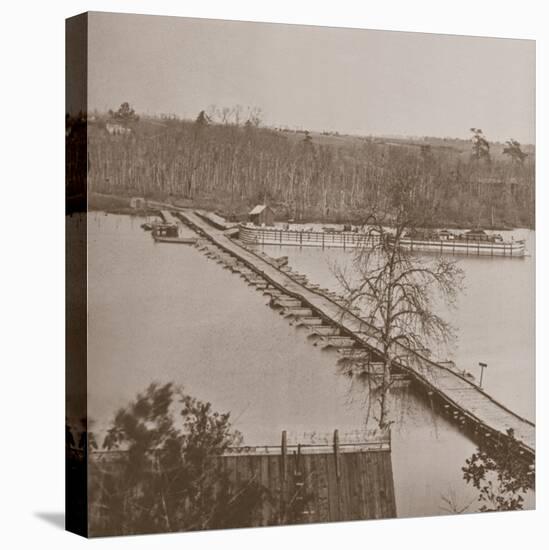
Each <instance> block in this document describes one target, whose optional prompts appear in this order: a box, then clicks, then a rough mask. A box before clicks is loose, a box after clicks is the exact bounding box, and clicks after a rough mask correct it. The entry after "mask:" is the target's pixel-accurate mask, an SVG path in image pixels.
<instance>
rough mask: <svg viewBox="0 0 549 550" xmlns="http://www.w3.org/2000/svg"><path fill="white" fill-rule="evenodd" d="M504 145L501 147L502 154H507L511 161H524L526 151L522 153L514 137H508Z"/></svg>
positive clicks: (526, 154)
mask: <svg viewBox="0 0 549 550" xmlns="http://www.w3.org/2000/svg"><path fill="white" fill-rule="evenodd" d="M505 145H506V147H505V148H504V149H503V154H504V155H508V156H509V158H510V159H511V160H512V161H513V162H519V163H521V164H523V163H524V160H525V159H526V157H527V156H528V153H524V152H523V151H522V149H521V146H520V143H519V142H518V141H517V140H516V139H509V140H507V141H506V142H505Z"/></svg>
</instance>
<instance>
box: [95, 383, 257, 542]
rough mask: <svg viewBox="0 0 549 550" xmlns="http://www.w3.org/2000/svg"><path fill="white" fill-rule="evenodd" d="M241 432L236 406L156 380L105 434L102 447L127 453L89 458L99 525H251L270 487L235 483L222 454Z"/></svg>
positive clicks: (127, 528) (144, 528) (101, 529)
mask: <svg viewBox="0 0 549 550" xmlns="http://www.w3.org/2000/svg"><path fill="white" fill-rule="evenodd" d="M177 410H178V412H179V414H178V415H177V414H176V412H177ZM240 439H241V436H240V434H239V433H238V432H236V431H234V430H233V429H232V428H231V424H230V421H229V414H220V413H218V412H215V411H213V410H212V408H211V405H210V403H204V402H201V401H199V400H197V399H195V398H194V397H191V396H189V395H186V394H184V393H183V391H182V390H181V389H180V388H177V387H174V386H173V384H165V385H158V384H151V385H150V386H149V387H148V388H147V390H146V391H145V392H143V393H140V394H138V395H137V398H136V399H135V400H134V401H133V402H131V403H130V404H129V405H128V406H127V407H125V408H123V409H120V410H119V411H118V413H117V414H116V415H115V418H114V420H113V422H112V425H111V428H110V429H109V431H108V433H107V435H106V437H105V439H104V443H103V447H104V448H105V449H106V450H107V451H116V450H118V451H121V453H120V457H119V458H118V459H117V460H114V461H111V462H110V463H109V462H108V461H107V462H95V461H91V462H90V502H91V503H92V513H91V517H90V521H91V530H92V532H94V534H96V535H109V534H136V533H155V532H166V531H181V530H197V529H207V528H208V529H212V528H220V527H238V526H246V525H250V524H251V522H252V517H253V515H254V513H256V510H257V507H258V506H259V505H260V504H261V502H262V501H263V498H264V497H265V495H264V490H263V488H261V487H259V486H258V485H257V484H255V483H253V482H251V483H247V484H246V485H242V486H240V485H237V484H235V483H231V482H230V480H229V476H228V473H227V472H226V471H225V470H224V469H223V467H222V465H221V462H220V461H219V459H218V458H217V457H219V456H220V455H221V454H223V452H224V451H226V450H227V448H228V447H229V446H231V445H235V444H237V443H239V441H240ZM106 456H110V454H107V455H106Z"/></svg>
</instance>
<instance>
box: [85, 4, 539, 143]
mask: <svg viewBox="0 0 549 550" xmlns="http://www.w3.org/2000/svg"><path fill="white" fill-rule="evenodd" d="M89 21H90V26H89V106H90V109H94V108H97V109H99V110H101V111H103V110H107V109H109V108H117V107H118V106H119V105H120V103H122V102H123V101H128V102H130V103H131V105H132V106H133V107H134V108H135V109H136V111H138V112H141V113H150V114H161V113H175V114H178V115H180V116H183V117H192V118H194V117H196V115H197V113H198V112H199V111H200V110H201V109H207V108H208V106H209V105H212V104H215V105H217V106H219V107H223V106H233V105H236V104H240V105H242V106H256V107H260V108H261V109H262V111H263V113H264V117H263V118H264V123H265V124H267V125H276V126H289V127H292V128H293V127H299V128H302V129H309V130H337V131H339V132H342V133H356V134H363V135H368V134H372V135H382V134H399V135H415V136H422V135H429V136H441V137H444V136H451V137H462V138H465V137H468V130H469V128H470V127H471V126H475V127H480V128H482V129H483V130H484V132H485V133H486V135H487V137H488V138H489V139H491V140H499V141H504V140H506V139H508V138H510V137H513V138H515V139H518V140H519V141H521V142H523V143H534V140H535V43H534V42H533V41H528V40H510V39H496V38H475V37H460V36H449V35H435V34H420V33H403V32H389V31H367V30H359V29H340V28H329V27H307V26H300V25H280V24H267V23H245V22H232V21H220V20H207V19H186V18H178V17H154V16H139V15H124V14H106V13H92V14H91V15H90V19H89Z"/></svg>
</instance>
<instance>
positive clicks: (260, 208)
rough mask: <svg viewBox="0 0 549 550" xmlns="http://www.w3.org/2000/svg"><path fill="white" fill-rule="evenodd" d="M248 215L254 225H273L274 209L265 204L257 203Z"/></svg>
mask: <svg viewBox="0 0 549 550" xmlns="http://www.w3.org/2000/svg"><path fill="white" fill-rule="evenodd" d="M248 217H249V220H250V221H251V222H252V223H253V224H255V225H274V210H273V209H272V208H271V207H270V206H267V205H266V204H258V205H257V206H256V207H255V208H254V209H253V210H252V211H251V212H250V213H249V214H248Z"/></svg>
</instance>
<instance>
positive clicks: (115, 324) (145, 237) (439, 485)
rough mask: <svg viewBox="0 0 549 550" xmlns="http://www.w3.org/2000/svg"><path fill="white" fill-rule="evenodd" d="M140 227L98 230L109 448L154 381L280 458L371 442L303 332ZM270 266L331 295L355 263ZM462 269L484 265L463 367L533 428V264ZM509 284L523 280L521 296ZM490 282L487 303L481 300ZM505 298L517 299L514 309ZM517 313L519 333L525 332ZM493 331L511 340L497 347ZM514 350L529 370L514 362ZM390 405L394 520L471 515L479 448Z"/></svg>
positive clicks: (217, 271) (423, 406) (102, 391)
mask: <svg viewBox="0 0 549 550" xmlns="http://www.w3.org/2000/svg"><path fill="white" fill-rule="evenodd" d="M142 221H143V220H142V219H140V218H133V217H129V216H118V215H106V214H104V213H91V214H90V215H89V217H88V246H89V250H88V262H89V272H88V323H89V325H88V344H89V347H88V414H89V417H90V418H91V419H93V421H94V426H93V429H94V431H95V432H96V433H98V434H99V436H101V434H103V433H104V431H105V429H106V428H107V427H108V423H109V422H110V420H111V419H112V416H113V415H114V413H115V412H116V410H117V409H118V408H119V407H121V406H123V405H125V404H126V403H127V402H128V401H129V400H131V399H132V398H134V397H135V395H136V393H137V392H138V391H141V390H143V389H144V388H145V387H146V386H147V385H148V384H149V383H150V382H152V381H159V382H169V381H171V382H175V383H176V384H180V385H183V386H184V388H185V391H186V392H187V393H189V394H191V395H193V396H195V397H197V398H199V399H201V400H204V401H209V402H211V403H212V406H213V408H214V409H215V410H217V411H220V412H226V411H230V412H231V418H232V422H233V425H234V427H235V428H236V429H238V430H239V431H241V432H242V434H243V436H244V442H245V443H246V444H249V445H261V444H278V443H279V442H280V436H281V432H282V430H287V431H288V432H290V434H295V435H296V436H299V434H303V433H311V432H323V433H324V432H332V431H333V430H334V429H335V428H338V429H339V430H340V432H342V433H345V432H351V431H354V430H361V429H364V427H365V426H366V424H367V422H368V421H371V419H369V418H368V413H367V409H368V407H367V399H368V397H367V392H366V391H365V388H364V387H362V386H361V385H360V384H359V383H357V382H356V381H353V380H352V379H350V378H348V377H346V376H343V375H342V374H341V373H340V371H339V369H338V367H337V365H336V361H337V357H336V354H335V353H333V352H329V351H322V350H321V349H319V348H318V347H315V346H313V345H312V344H311V341H310V340H309V339H307V331H305V330H304V329H296V328H295V327H294V326H292V325H291V324H290V323H289V322H288V321H287V320H286V319H284V318H282V317H281V316H280V315H278V313H277V312H276V311H275V310H273V309H271V308H269V307H268V300H267V298H266V297H264V296H263V295H262V294H261V293H259V292H257V291H256V290H254V289H253V288H252V287H250V286H248V285H247V284H246V283H245V282H244V280H243V279H241V278H240V277H238V276H237V275H236V274H232V273H231V272H229V271H228V270H223V269H222V268H221V266H220V265H218V264H216V263H215V262H213V261H211V260H209V259H208V258H206V256H204V255H203V254H202V253H201V252H200V251H198V250H197V249H196V248H194V247H187V246H181V245H178V246H173V245H162V244H155V243H154V242H153V240H152V239H151V236H150V234H148V233H146V232H144V231H143V230H142V229H141V228H140V224H141V223H142ZM266 252H268V250H267V249H266ZM273 254H274V255H288V256H290V263H291V265H292V266H294V267H295V268H296V269H298V270H300V271H302V272H309V273H311V278H312V279H313V280H315V282H318V283H320V284H325V285H332V284H333V283H334V280H333V275H332V274H331V271H330V264H329V262H330V261H331V260H333V259H334V258H336V259H338V258H339V259H342V260H343V261H345V258H347V259H348V257H347V256H345V253H343V252H341V251H339V252H338V251H330V252H329V253H323V252H322V251H321V250H318V249H316V250H315V249H302V250H300V249H297V248H294V249H289V248H285V249H275V250H273ZM463 261H464V262H466V263H469V262H478V263H476V264H473V263H471V267H470V268H468V270H467V277H468V283H469V286H468V288H469V290H468V294H467V298H463V300H464V301H463V303H462V304H460V306H459V309H458V313H457V315H458V317H456V319H457V321H458V322H460V323H463V326H462V327H461V328H462V333H461V335H460V338H464V337H465V336H463V335H466V334H470V335H472V336H474V337H471V338H470V340H463V339H461V340H460V347H459V349H458V350H457V351H456V353H457V354H459V358H460V362H461V360H462V358H463V360H465V358H466V357H468V356H467V354H469V357H470V358H471V359H470V360H471V361H473V360H474V361H476V360H477V359H478V360H485V361H487V362H489V367H488V368H489V369H490V370H489V371H488V372H487V373H486V387H487V389H489V390H490V391H492V390H493V391H494V392H495V393H497V395H498V397H500V398H501V399H502V400H503V401H504V402H507V403H509V404H510V405H513V406H516V408H517V409H519V408H521V407H522V410H521V412H522V413H523V414H528V413H529V412H531V411H529V407H531V402H532V400H533V389H532V387H533V380H534V378H533V377H534V370H533V350H530V349H528V346H529V345H530V344H531V343H532V338H533V319H530V318H529V317H532V316H533V309H529V307H530V306H531V307H532V308H533V297H530V296H529V295H528V294H529V292H525V288H530V287H527V286H526V285H528V284H530V283H531V280H530V279H529V278H528V276H527V275H525V274H524V271H527V270H526V269H525V268H524V266H526V265H528V264H526V263H525V262H531V263H532V264H533V261H532V260H531V259H525V260H516V261H512V260H511V261H507V260H503V261H501V263H499V264H498V263H496V261H493V262H491V263H490V261H488V262H485V261H484V260H478V259H474V260H473V259H465V260H463ZM515 262H516V263H515ZM483 266H485V267H483ZM509 270H511V272H513V273H514V272H516V274H515V275H514V276H515V277H516V278H517V277H521V279H520V280H517V281H515V284H517V285H518V286H517V287H516V288H514V285H512V284H511V283H510V281H509V279H510V275H509V273H510V271H509ZM469 271H470V272H471V275H470V276H469ZM486 280H488V281H491V285H492V286H490V288H489V289H485V290H482V289H480V288H477V286H478V285H479V284H480V282H482V281H486ZM475 281H476V282H475ZM502 285H505V286H502ZM482 286H486V285H482ZM493 286H496V287H498V288H493ZM513 288H514V290H513ZM532 288H533V287H532ZM503 290H509V291H511V295H510V296H508V297H506V298H505V294H504V292H503ZM519 290H520V292H519ZM479 293H480V294H479ZM532 293H533V290H532ZM479 295H480V296H483V306H484V308H485V309H484V312H483V313H482V315H480V314H479V313H478V312H477V315H476V316H477V317H481V318H480V319H477V318H476V317H475V315H474V314H473V311H472V309H471V307H472V305H474V303H475V296H476V297H477V300H478V296H479ZM487 295H489V296H490V297H491V299H490V300H487V299H486V296H487ZM525 295H526V296H525ZM498 298H499V301H500V304H499V305H497V307H496V305H495V304H496V302H497V300H498ZM503 298H505V299H503ZM529 300H531V301H529ZM492 301H493V302H494V303H492ZM464 304H470V305H469V306H466V305H464ZM490 304H491V305H490ZM528 304H530V305H528ZM468 308H469V309H470V310H469V312H468V313H467V311H468ZM521 311H523V313H524V315H525V317H524V318H523V319H522V324H521V323H520V322H519V321H518V320H517V319H516V316H517V315H519V314H520V312H521ZM528 314H529V315H528ZM504 316H510V317H505V318H504ZM473 317H474V322H475V327H477V329H478V327H486V326H488V327H490V330H489V331H488V332H487V331H483V333H482V334H488V337H485V338H484V339H483V338H480V336H481V334H480V335H479V334H477V333H476V332H475V328H474V327H472V328H470V327H469V325H468V323H470V322H472V319H473ZM528 323H529V324H528ZM497 327H500V330H501V327H503V328H507V329H508V331H509V334H507V333H505V334H500V337H499V338H498V337H497ZM530 329H531V332H529V330H530ZM516 331H518V334H517V333H516ZM467 338H469V337H467ZM496 342H497V344H496ZM515 343H516V344H517V345H520V346H521V348H522V351H523V352H524V353H526V354H529V355H528V356H527V357H530V358H531V361H532V363H531V364H530V362H529V360H527V357H526V356H524V355H521V354H520V353H519V352H518V350H514V349H511V348H513V346H512V345H511V344H515ZM508 348H509V349H508ZM481 351H482V353H480V352H481ZM517 358H520V363H519V364H518V366H517V360H518V359H517ZM519 369H521V370H520V372H519ZM521 373H522V374H521ZM499 377H501V379H500V382H497V379H498V378H499ZM525 379H526V381H525ZM488 384H490V385H488ZM529 392H532V393H529ZM393 401H394V402H393V404H392V410H393V416H394V419H395V420H396V422H395V425H394V426H393V429H392V460H393V470H394V478H395V492H396V500H397V512H398V516H399V517H407V516H408V517H409V516H423V515H437V514H441V513H445V509H444V508H446V505H445V503H444V502H443V497H445V496H446V497H451V499H452V500H454V501H455V502H456V504H457V505H465V504H467V503H469V502H470V501H471V500H472V499H473V498H474V497H475V491H474V490H473V489H472V488H471V487H470V486H467V485H466V484H465V482H464V481H463V479H462V472H461V466H463V465H464V462H465V459H466V458H467V457H469V456H470V455H471V453H472V452H474V450H475V445H474V444H473V442H471V441H470V440H469V439H468V438H467V437H466V436H465V435H464V434H463V433H462V432H460V431H459V430H458V429H457V428H455V427H454V426H453V425H451V424H450V423H448V422H447V421H446V419H445V418H444V417H442V416H440V415H438V414H437V413H436V412H435V411H434V410H431V408H430V407H429V405H428V403H426V402H425V401H424V400H423V398H422V397H421V396H420V395H419V394H417V393H415V392H414V390H413V388H403V389H402V390H401V391H399V392H398V394H397V395H395V396H394V399H393ZM99 439H100V440H101V437H100V438H99ZM530 501H531V499H529V503H527V506H530V505H531V502H530ZM474 509H475V505H474V504H473V505H472V506H471V508H470V510H471V511H472V510H474Z"/></svg>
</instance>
